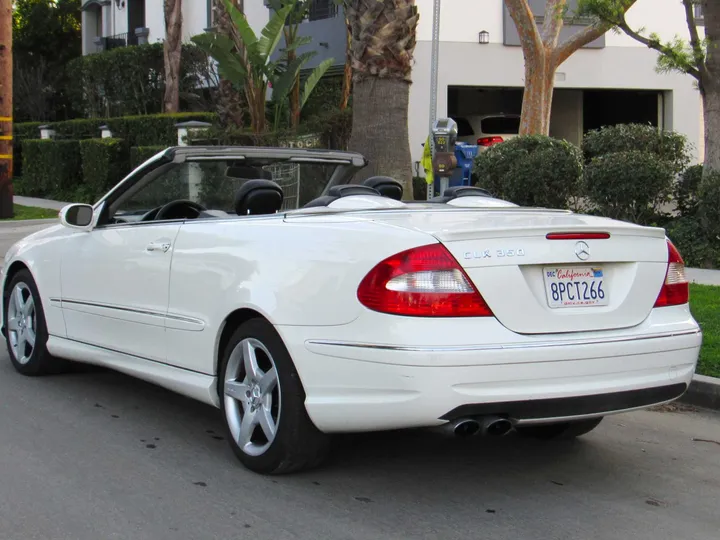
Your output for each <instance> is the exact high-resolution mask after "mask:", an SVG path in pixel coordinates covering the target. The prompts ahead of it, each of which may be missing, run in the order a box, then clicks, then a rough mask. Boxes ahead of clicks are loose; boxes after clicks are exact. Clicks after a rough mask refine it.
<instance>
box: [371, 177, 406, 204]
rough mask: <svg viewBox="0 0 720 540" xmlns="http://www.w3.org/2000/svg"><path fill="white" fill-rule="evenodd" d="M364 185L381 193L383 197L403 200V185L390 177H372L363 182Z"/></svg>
mask: <svg viewBox="0 0 720 540" xmlns="http://www.w3.org/2000/svg"><path fill="white" fill-rule="evenodd" d="M363 185H364V186H367V187H370V188H373V189H374V190H376V191H379V192H380V195H382V196H383V197H388V198H389V199H395V200H396V201H400V200H402V196H403V186H402V184H401V183H400V182H398V181H397V180H395V179H394V178H390V177H389V176H371V177H370V178H368V179H367V180H365V181H364V182H363Z"/></svg>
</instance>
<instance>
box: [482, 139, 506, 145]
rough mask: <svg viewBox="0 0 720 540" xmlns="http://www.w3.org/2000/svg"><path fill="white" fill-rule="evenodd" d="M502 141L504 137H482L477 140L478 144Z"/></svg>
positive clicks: (491, 143)
mask: <svg viewBox="0 0 720 540" xmlns="http://www.w3.org/2000/svg"><path fill="white" fill-rule="evenodd" d="M501 142H503V138H502V137H480V138H479V139H478V140H477V143H478V146H492V145H493V144H497V143H501Z"/></svg>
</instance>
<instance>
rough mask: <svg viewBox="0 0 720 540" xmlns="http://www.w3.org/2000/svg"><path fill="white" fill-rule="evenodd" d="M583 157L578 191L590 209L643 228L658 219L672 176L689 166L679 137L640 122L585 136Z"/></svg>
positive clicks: (685, 147) (682, 138)
mask: <svg viewBox="0 0 720 540" xmlns="http://www.w3.org/2000/svg"><path fill="white" fill-rule="evenodd" d="M583 153H584V155H585V159H586V161H587V163H586V166H585V182H584V193H585V195H586V196H587V197H588V199H589V200H590V202H591V204H592V205H593V208H594V211H596V212H599V213H600V214H602V215H604V216H607V217H611V218H615V219H621V220H627V221H632V222H635V223H639V224H643V225H651V224H657V220H658V219H662V218H663V212H662V208H661V207H662V206H663V205H665V204H666V203H668V202H670V200H671V195H672V194H673V187H674V180H675V177H676V176H677V175H679V174H680V173H681V172H682V171H684V170H685V168H686V167H687V165H688V163H689V162H690V155H689V153H688V145H687V139H686V137H685V136H684V135H681V134H679V133H675V132H668V131H661V130H658V129H657V128H654V127H652V126H650V125H640V124H621V125H616V126H606V127H603V128H601V129H598V130H594V131H591V132H589V133H587V134H586V136H585V138H584V139H583Z"/></svg>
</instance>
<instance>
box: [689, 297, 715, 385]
mask: <svg viewBox="0 0 720 540" xmlns="http://www.w3.org/2000/svg"><path fill="white" fill-rule="evenodd" d="M690 309H691V311H692V314H693V316H694V317H695V319H696V320H697V321H698V322H699V323H700V326H701V327H702V330H703V346H702V350H701V351H700V362H699V364H698V369H697V372H698V373H700V374H701V375H709V376H710V377H720V287H712V286H710V285H694V284H693V285H690Z"/></svg>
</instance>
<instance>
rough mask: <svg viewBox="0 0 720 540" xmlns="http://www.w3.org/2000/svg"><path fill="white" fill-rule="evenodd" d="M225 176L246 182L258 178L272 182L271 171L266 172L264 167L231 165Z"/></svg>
mask: <svg viewBox="0 0 720 540" xmlns="http://www.w3.org/2000/svg"><path fill="white" fill-rule="evenodd" d="M225 176H228V177H230V178H244V179H246V180H251V179H256V178H264V179H265V180H272V174H271V173H270V171H266V170H265V169H263V168H262V167H250V166H249V165H231V166H230V167H228V168H227V170H226V171H225Z"/></svg>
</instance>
